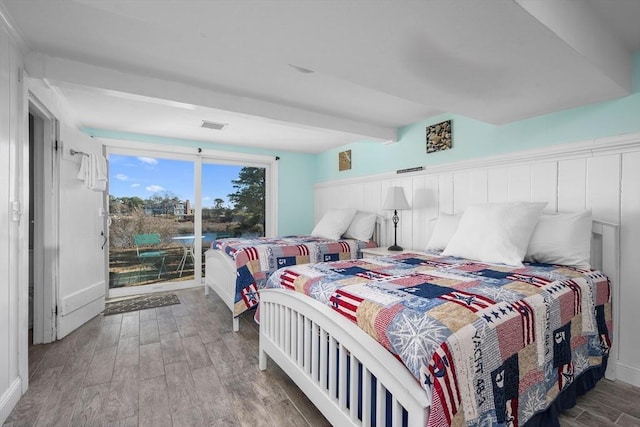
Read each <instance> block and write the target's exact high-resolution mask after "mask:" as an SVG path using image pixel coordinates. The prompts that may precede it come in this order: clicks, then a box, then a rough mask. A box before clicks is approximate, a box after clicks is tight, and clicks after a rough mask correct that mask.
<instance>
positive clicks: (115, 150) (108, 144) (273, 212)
mask: <svg viewBox="0 0 640 427" xmlns="http://www.w3.org/2000/svg"><path fill="white" fill-rule="evenodd" d="M102 139H103V141H102V142H103V144H104V147H105V156H106V157H107V159H108V156H109V154H118V155H126V156H145V157H154V156H156V157H159V158H169V159H173V160H184V161H193V162H194V198H195V200H194V209H195V216H194V234H195V235H200V234H202V209H201V208H202V206H201V204H202V203H201V202H202V183H201V177H202V164H203V163H218V164H235V165H242V166H253V167H261V168H265V182H266V185H265V236H276V235H277V232H278V230H277V224H278V222H277V218H278V203H277V200H278V157H274V156H264V155H256V154H245V153H236V152H228V151H217V150H210V149H203V148H193V147H176V146H168V145H162V144H154V143H146V142H137V141H123V140H116V139H113V140H111V139H109V140H105V139H104V138H102ZM108 198H109V193H108V192H105V208H104V209H105V211H107V216H108V209H109V203H108ZM107 222H108V223H110V221H109V220H107ZM107 230H108V229H107ZM107 232H108V231H107ZM107 248H108V246H107ZM194 252H195V253H202V241H201V240H200V239H195V241H194ZM196 264H197V266H195V268H194V274H195V277H194V280H193V281H188V282H165V283H162V284H152V285H143V286H135V287H131V288H128V289H127V288H118V289H109V279H108V278H109V272H108V269H109V251H108V250H107V251H105V265H106V269H107V272H106V277H107V280H106V292H107V297H108V298H113V297H121V296H128V295H136V294H140V293H148V292H164V291H170V290H176V289H184V288H188V287H193V286H203V284H204V278H203V277H202V265H201V260H200V257H196Z"/></svg>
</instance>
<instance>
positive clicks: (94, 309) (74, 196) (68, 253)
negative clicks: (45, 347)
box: [56, 127, 107, 339]
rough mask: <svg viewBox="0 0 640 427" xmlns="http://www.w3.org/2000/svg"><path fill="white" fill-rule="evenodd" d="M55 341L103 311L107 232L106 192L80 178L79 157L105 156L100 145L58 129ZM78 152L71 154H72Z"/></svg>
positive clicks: (80, 158) (80, 160)
mask: <svg viewBox="0 0 640 427" xmlns="http://www.w3.org/2000/svg"><path fill="white" fill-rule="evenodd" d="M60 140H61V141H62V143H61V144H60V145H61V146H60V145H59V149H58V155H59V156H60V162H59V165H60V167H59V175H58V178H59V199H58V200H59V201H58V205H59V206H58V207H59V210H58V212H59V215H58V223H59V227H58V230H59V236H58V241H59V257H58V258H59V262H58V268H59V271H58V276H57V277H58V292H57V316H56V321H57V338H58V339H60V338H62V337H64V336H66V335H68V334H69V333H70V332H72V331H73V330H74V329H76V328H78V327H79V326H81V325H83V324H84V323H85V322H87V321H88V320H90V319H92V318H93V317H95V316H97V315H99V314H100V313H101V312H102V311H103V310H104V303H105V292H106V281H105V255H104V251H105V250H106V247H107V245H106V244H105V243H106V238H105V236H106V229H105V225H106V224H105V214H104V212H105V210H104V197H105V196H104V194H105V193H104V192H101V191H94V190H91V189H89V188H87V187H86V186H85V185H84V183H83V182H82V181H80V180H79V179H78V172H79V170H80V166H81V162H82V160H83V158H86V159H89V156H88V155H89V154H91V153H92V154H94V155H96V156H103V154H102V145H101V144H99V143H97V142H96V141H94V140H93V139H91V138H90V137H89V136H87V135H85V134H83V133H81V132H80V131H78V130H76V129H74V128H69V127H62V128H61V129H60ZM72 151H73V152H76V153H75V154H72Z"/></svg>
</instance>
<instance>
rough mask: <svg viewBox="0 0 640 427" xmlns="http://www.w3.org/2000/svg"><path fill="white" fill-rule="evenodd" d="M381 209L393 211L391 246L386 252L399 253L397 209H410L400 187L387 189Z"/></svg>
mask: <svg viewBox="0 0 640 427" xmlns="http://www.w3.org/2000/svg"><path fill="white" fill-rule="evenodd" d="M382 209H385V210H392V211H393V217H392V218H391V220H392V221H393V245H391V246H389V248H388V250H390V251H401V250H402V248H401V247H400V246H398V221H400V218H399V217H398V209H400V210H403V209H411V207H410V206H409V202H407V198H406V197H405V195H404V189H403V188H402V187H389V191H388V192H387V198H386V199H385V200H384V204H383V205H382Z"/></svg>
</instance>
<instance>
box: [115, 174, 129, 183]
mask: <svg viewBox="0 0 640 427" xmlns="http://www.w3.org/2000/svg"><path fill="white" fill-rule="evenodd" d="M116 179H119V180H120V181H126V180H128V179H129V177H128V176H127V175H125V174H123V173H119V174H117V175H116Z"/></svg>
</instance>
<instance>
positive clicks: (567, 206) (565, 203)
mask: <svg viewBox="0 0 640 427" xmlns="http://www.w3.org/2000/svg"><path fill="white" fill-rule="evenodd" d="M586 172H587V159H586V158H582V159H571V160H562V161H560V162H559V164H558V195H557V198H558V211H559V212H576V211H580V210H584V209H585V208H586V198H587V197H586V189H587V173H586Z"/></svg>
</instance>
